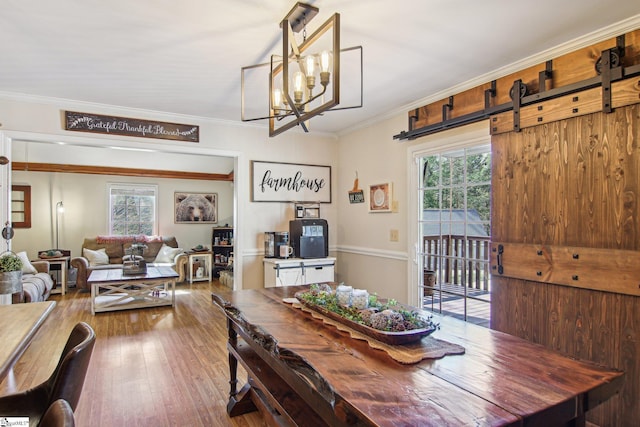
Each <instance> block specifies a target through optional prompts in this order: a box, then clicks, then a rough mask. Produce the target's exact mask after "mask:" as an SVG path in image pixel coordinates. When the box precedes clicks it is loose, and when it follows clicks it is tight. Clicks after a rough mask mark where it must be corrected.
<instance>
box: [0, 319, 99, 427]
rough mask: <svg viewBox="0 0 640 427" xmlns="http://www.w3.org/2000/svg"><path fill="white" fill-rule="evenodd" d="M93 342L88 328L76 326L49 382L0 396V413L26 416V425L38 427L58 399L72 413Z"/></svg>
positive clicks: (93, 338)
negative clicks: (67, 406)
mask: <svg viewBox="0 0 640 427" xmlns="http://www.w3.org/2000/svg"><path fill="white" fill-rule="evenodd" d="M95 340H96V335H95V333H94V332H93V329H91V326H89V325H88V324H86V323H84V322H80V323H78V324H77V325H76V326H75V327H74V328H73V330H72V331H71V334H70V335H69V339H68V340H67V344H66V345H65V346H64V350H63V351H62V354H61V355H60V360H59V361H58V365H57V366H56V369H55V370H54V371H53V373H52V374H51V376H50V377H49V379H48V380H46V381H45V382H43V383H42V384H40V385H37V386H35V387H33V388H31V389H29V390H26V391H23V392H20V393H15V394H10V395H7V396H2V397H0V414H2V416H23V417H24V416H28V417H29V425H30V426H37V425H38V424H39V422H40V420H41V419H42V417H43V416H44V414H45V412H46V411H47V409H49V407H50V406H52V404H53V403H54V402H55V401H56V400H58V399H63V400H66V401H67V402H68V404H69V406H70V407H71V409H72V411H75V409H76V406H77V405H78V401H79V400H80V393H81V391H82V386H83V385H84V379H85V376H86V374H87V368H88V366H89V361H90V359H91V353H92V352H93V346H94V344H95Z"/></svg>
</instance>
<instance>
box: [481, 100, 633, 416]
mask: <svg viewBox="0 0 640 427" xmlns="http://www.w3.org/2000/svg"><path fill="white" fill-rule="evenodd" d="M639 134H640V107H639V105H638V104H636V105H632V106H628V107H621V108H617V109H616V110H614V112H613V113H610V114H605V113H594V114H589V115H585V116H581V117H575V118H571V119H567V120H561V121H557V122H552V123H549V124H544V125H538V126H535V127H530V128H526V129H524V130H522V131H521V132H507V133H503V134H499V135H494V136H493V137H492V162H493V169H492V186H491V188H492V198H493V199H492V211H491V219H492V220H491V230H492V251H493V253H492V256H493V257H494V260H493V261H492V282H491V283H492V288H493V294H492V306H491V310H492V311H491V325H492V327H493V328H494V329H497V330H500V331H504V332H507V333H510V334H513V335H517V336H520V337H523V338H526V339H528V340H531V341H534V342H537V343H541V344H543V345H544V346H546V347H549V348H553V349H555V350H558V351H560V352H562V353H565V354H568V355H570V356H573V357H576V358H578V359H584V360H591V361H594V362H597V363H600V364H603V365H606V366H609V367H614V368H618V369H620V370H623V371H625V373H626V382H625V385H624V388H623V389H622V392H621V393H620V395H618V396H616V397H614V398H612V399H611V400H609V401H608V402H607V403H605V404H603V405H601V406H600V407H598V408H596V409H595V410H593V411H591V412H590V413H589V415H588V417H587V420H589V421H591V422H594V423H596V424H598V425H600V426H626V425H629V426H631V425H637V424H635V423H637V422H638V420H640V402H639V400H638V396H640V212H639V209H640V208H639V203H640V200H639V198H640V137H639ZM532 357H535V355H532Z"/></svg>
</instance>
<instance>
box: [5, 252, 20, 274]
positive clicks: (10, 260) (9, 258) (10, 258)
mask: <svg viewBox="0 0 640 427" xmlns="http://www.w3.org/2000/svg"><path fill="white" fill-rule="evenodd" d="M20 270H22V260H21V259H20V258H18V257H17V256H16V255H14V254H5V255H2V256H0V272H3V273H8V272H11V271H20Z"/></svg>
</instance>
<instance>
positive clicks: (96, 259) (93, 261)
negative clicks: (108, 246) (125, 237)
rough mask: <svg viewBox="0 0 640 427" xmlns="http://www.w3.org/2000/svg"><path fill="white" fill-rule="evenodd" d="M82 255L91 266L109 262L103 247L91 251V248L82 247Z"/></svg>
mask: <svg viewBox="0 0 640 427" xmlns="http://www.w3.org/2000/svg"><path fill="white" fill-rule="evenodd" d="M82 255H83V256H84V257H85V258H86V259H88V260H89V266H91V267H94V266H96V265H107V264H109V256H108V255H107V252H106V250H105V249H98V250H97V251H93V250H91V249H87V248H84V249H83V250H82Z"/></svg>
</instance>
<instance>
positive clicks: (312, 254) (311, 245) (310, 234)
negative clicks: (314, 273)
mask: <svg viewBox="0 0 640 427" xmlns="http://www.w3.org/2000/svg"><path fill="white" fill-rule="evenodd" d="M289 234H290V235H291V246H293V254H294V256H295V257H297V258H326V257H328V256H329V226H328V224H327V220H325V219H320V218H314V219H296V220H293V221H289Z"/></svg>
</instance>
